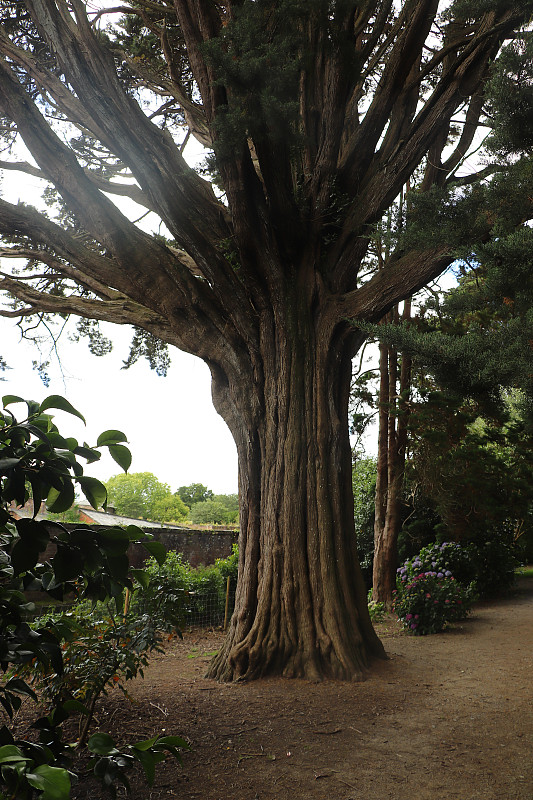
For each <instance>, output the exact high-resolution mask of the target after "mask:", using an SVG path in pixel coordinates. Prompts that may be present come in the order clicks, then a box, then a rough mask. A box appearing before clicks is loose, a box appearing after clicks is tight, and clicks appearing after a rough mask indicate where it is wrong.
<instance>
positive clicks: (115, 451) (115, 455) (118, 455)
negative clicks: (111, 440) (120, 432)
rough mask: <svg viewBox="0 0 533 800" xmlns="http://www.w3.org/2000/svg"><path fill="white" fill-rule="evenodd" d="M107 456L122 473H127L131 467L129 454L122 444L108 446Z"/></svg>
mask: <svg viewBox="0 0 533 800" xmlns="http://www.w3.org/2000/svg"><path fill="white" fill-rule="evenodd" d="M107 446H108V449H109V455H110V456H111V458H112V459H113V461H115V462H116V463H117V464H118V465H119V467H121V468H122V469H123V470H124V472H127V471H128V470H129V468H130V467H131V452H130V451H129V449H128V448H127V447H124V445H123V444H109V445H107Z"/></svg>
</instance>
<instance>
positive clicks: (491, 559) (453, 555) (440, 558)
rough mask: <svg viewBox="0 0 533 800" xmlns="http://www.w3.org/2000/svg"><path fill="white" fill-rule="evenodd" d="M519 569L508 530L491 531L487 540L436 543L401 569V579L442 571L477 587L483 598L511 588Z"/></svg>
mask: <svg viewBox="0 0 533 800" xmlns="http://www.w3.org/2000/svg"><path fill="white" fill-rule="evenodd" d="M517 566H518V560H517V557H516V546H515V544H514V542H513V540H512V537H511V536H509V535H508V534H507V533H506V532H505V531H491V534H490V537H487V539H486V541H485V540H484V541H471V542H466V543H463V544H459V543H457V542H442V543H433V544H429V545H427V547H423V548H422V550H421V551H420V553H419V554H418V555H417V556H414V557H413V558H410V559H408V560H407V561H405V562H404V564H403V565H402V566H401V567H400V568H399V569H398V576H399V577H400V579H402V578H404V577H405V576H406V577H408V578H412V577H413V576H414V575H418V574H419V573H421V572H437V573H439V572H442V573H443V574H444V575H445V576H446V577H450V576H451V575H453V577H454V578H455V579H456V580H457V581H459V582H460V583H462V584H463V585H464V586H470V584H474V586H475V591H476V593H477V594H478V595H479V596H480V597H490V596H492V595H495V594H501V593H503V592H506V591H508V590H509V589H510V587H511V586H512V585H513V583H514V580H515V570H516V567H517Z"/></svg>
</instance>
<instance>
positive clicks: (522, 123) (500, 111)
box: [487, 31, 533, 156]
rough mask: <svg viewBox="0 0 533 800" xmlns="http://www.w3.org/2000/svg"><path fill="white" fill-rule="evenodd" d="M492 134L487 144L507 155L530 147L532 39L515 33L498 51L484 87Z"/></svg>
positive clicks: (532, 138) (532, 129)
mask: <svg viewBox="0 0 533 800" xmlns="http://www.w3.org/2000/svg"><path fill="white" fill-rule="evenodd" d="M487 95H488V99H489V104H490V106H489V114H490V116H491V117H492V122H493V125H494V133H493V135H492V136H491V138H490V143H489V147H490V148H491V150H493V151H494V152H496V153H498V154H500V155H503V156H507V155H512V154H514V153H516V152H520V153H525V154H527V155H529V154H530V153H531V147H532V146H533V39H532V38H531V31H529V32H528V33H527V34H526V35H524V36H517V37H516V38H515V39H514V40H513V41H512V42H511V43H510V44H509V45H507V47H505V48H504V49H503V51H502V52H501V53H500V57H499V58H498V59H497V61H496V62H495V64H494V68H493V75H492V78H491V80H490V82H489V85H488V87H487Z"/></svg>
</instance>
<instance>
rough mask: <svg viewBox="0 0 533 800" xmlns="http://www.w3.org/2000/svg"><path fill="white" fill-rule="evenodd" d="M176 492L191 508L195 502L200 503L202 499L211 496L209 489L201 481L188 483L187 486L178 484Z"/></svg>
mask: <svg viewBox="0 0 533 800" xmlns="http://www.w3.org/2000/svg"><path fill="white" fill-rule="evenodd" d="M176 494H178V495H179V497H181V499H182V500H183V502H184V503H185V505H186V506H189V508H192V507H193V505H194V504H195V503H202V502H203V501H204V500H210V499H211V498H212V497H213V492H212V491H211V489H208V488H207V486H204V485H203V483H190V484H189V485H188V486H180V487H179V489H178V491H177V492H176Z"/></svg>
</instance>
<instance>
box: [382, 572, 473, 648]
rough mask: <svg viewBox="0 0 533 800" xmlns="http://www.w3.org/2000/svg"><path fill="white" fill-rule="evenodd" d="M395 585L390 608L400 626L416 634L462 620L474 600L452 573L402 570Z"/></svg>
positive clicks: (437, 629) (435, 631)
mask: <svg viewBox="0 0 533 800" xmlns="http://www.w3.org/2000/svg"><path fill="white" fill-rule="evenodd" d="M448 572H449V571H448ZM397 587H398V588H397V590H396V592H395V595H394V601H393V610H394V611H395V613H396V614H397V615H398V619H399V621H400V622H401V623H402V624H403V626H404V627H405V628H406V629H407V630H408V631H410V632H411V633H413V634H415V635H417V636H425V635H426V634H428V633H439V632H440V631H442V630H444V628H445V627H446V625H448V623H450V622H454V621H455V620H459V619H464V618H465V617H466V615H467V614H468V611H469V610H470V607H471V605H472V602H473V600H474V596H473V593H472V591H471V589H470V588H469V587H465V586H463V585H462V584H461V583H459V581H456V580H455V578H454V577H453V575H451V573H450V574H449V575H446V574H445V573H443V572H435V571H429V572H420V573H418V574H417V575H414V576H408V575H407V574H406V573H402V574H400V576H399V577H398V580H397Z"/></svg>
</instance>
